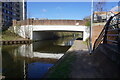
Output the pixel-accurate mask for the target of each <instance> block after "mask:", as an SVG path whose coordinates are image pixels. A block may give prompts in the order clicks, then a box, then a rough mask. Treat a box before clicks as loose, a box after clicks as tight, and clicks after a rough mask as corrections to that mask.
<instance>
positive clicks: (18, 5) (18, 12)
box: [0, 0, 27, 30]
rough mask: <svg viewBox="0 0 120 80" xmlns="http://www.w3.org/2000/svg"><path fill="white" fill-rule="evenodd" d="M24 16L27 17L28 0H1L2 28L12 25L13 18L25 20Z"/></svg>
mask: <svg viewBox="0 0 120 80" xmlns="http://www.w3.org/2000/svg"><path fill="white" fill-rule="evenodd" d="M23 4H24V7H23ZM23 11H24V12H23ZM23 13H24V14H23ZM23 16H24V18H25V19H26V18H27V4H26V2H10V1H9V0H6V2H2V1H1V0H0V28H1V29H2V30H6V29H8V28H9V27H10V26H12V20H23Z"/></svg>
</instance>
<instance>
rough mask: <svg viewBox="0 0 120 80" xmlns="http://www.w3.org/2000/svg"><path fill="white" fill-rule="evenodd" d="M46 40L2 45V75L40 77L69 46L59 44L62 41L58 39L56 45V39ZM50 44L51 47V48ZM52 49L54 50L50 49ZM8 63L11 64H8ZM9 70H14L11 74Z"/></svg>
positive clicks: (9, 76)
mask: <svg viewBox="0 0 120 80" xmlns="http://www.w3.org/2000/svg"><path fill="white" fill-rule="evenodd" d="M47 42H48V40H47V41H41V42H35V43H33V44H25V45H13V46H3V50H2V51H3V52H2V53H4V54H2V57H3V59H2V61H3V65H2V67H3V69H4V71H2V75H3V76H5V77H6V78H7V77H8V78H23V77H24V78H25V79H26V78H27V77H28V78H29V77H32V78H33V77H35V78H36V77H42V75H44V73H46V72H47V71H48V69H49V68H50V67H51V66H53V64H54V63H55V62H56V61H58V59H60V58H61V57H62V56H63V55H64V53H65V52H66V51H67V50H68V49H69V48H70V46H69V45H68V46H63V45H60V43H62V41H60V42H59V41H58V44H59V45H57V41H50V42H49V43H47ZM36 45H37V46H36ZM49 45H51V46H49ZM45 46H46V48H45ZM52 46H53V48H51V47H52ZM55 48H56V49H55ZM53 49H54V50H55V51H52V50H53ZM59 51H60V52H59ZM8 61H9V63H8ZM10 64H11V66H9V65H10ZM8 66H9V67H8ZM10 70H14V71H13V72H12V74H11V71H10ZM34 73H37V74H38V76H37V75H33V74H34ZM25 76H27V77H25Z"/></svg>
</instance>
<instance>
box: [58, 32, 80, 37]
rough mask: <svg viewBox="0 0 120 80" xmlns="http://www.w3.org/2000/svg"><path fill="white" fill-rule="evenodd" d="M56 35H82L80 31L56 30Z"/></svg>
mask: <svg viewBox="0 0 120 80" xmlns="http://www.w3.org/2000/svg"><path fill="white" fill-rule="evenodd" d="M56 35H57V36H58V37H70V36H74V35H81V36H82V33H80V32H57V33H56Z"/></svg>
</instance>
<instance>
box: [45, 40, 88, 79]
mask: <svg viewBox="0 0 120 80" xmlns="http://www.w3.org/2000/svg"><path fill="white" fill-rule="evenodd" d="M78 43H81V46H80V45H78ZM80 49H81V50H83V51H88V49H87V47H86V45H85V44H84V43H83V41H80V40H75V41H74V44H73V45H72V47H71V48H70V49H69V50H68V51H67V52H66V53H65V55H64V56H62V57H61V58H60V59H59V60H58V61H57V62H56V63H55V65H54V66H53V67H51V68H50V69H49V71H48V72H47V73H46V74H45V75H44V77H43V80H44V79H46V78H69V77H70V73H71V68H72V63H73V62H74V61H75V60H76V55H75V54H76V53H77V52H76V51H77V50H80ZM63 70H64V71H63Z"/></svg>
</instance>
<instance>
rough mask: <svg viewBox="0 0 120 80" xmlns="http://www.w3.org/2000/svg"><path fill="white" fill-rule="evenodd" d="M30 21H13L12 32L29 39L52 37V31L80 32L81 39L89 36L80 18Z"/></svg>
mask: <svg viewBox="0 0 120 80" xmlns="http://www.w3.org/2000/svg"><path fill="white" fill-rule="evenodd" d="M22 22H23V21H22ZM26 22H27V21H26ZM29 22H30V21H29ZM31 22H32V23H29V24H25V23H24V24H20V23H17V22H16V21H14V22H13V23H14V24H13V26H14V32H15V33H17V34H19V35H20V36H21V37H23V38H29V39H31V40H42V39H47V38H50V37H53V33H54V32H82V33H83V36H82V37H83V41H85V40H86V39H87V38H88V37H89V28H88V27H87V26H84V25H83V24H81V23H80V22H83V21H80V20H44V21H43V20H38V21H36V20H33V21H31ZM16 24H19V26H16Z"/></svg>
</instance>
